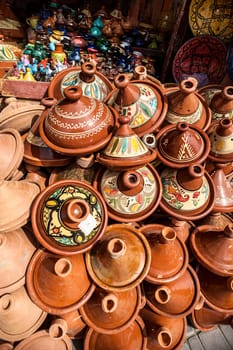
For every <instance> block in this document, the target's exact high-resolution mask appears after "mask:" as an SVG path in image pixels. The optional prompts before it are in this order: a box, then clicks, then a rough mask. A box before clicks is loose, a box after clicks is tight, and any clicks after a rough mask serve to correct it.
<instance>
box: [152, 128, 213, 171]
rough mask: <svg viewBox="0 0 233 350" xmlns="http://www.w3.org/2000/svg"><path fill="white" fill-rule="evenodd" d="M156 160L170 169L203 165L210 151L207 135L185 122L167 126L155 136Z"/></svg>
mask: <svg viewBox="0 0 233 350" xmlns="http://www.w3.org/2000/svg"><path fill="white" fill-rule="evenodd" d="M156 137H157V150H158V158H159V159H160V160H161V162H162V163H164V164H165V165H167V166H169V167H172V168H183V167H185V166H187V165H190V164H192V163H195V162H197V163H203V162H204V161H205V160H206V158H207V156H208V154H209V151H210V141H209V138H208V136H207V134H206V133H205V132H204V131H202V130H201V129H199V128H198V127H195V126H193V125H189V124H187V123H186V122H179V123H177V124H176V125H167V126H165V127H163V128H162V129H161V130H160V131H159V132H158V134H157V136H156Z"/></svg>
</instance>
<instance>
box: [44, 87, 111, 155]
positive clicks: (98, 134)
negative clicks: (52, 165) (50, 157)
mask: <svg viewBox="0 0 233 350" xmlns="http://www.w3.org/2000/svg"><path fill="white" fill-rule="evenodd" d="M64 95H65V98H64V99H62V100H60V101H58V103H57V104H55V105H54V106H53V107H52V108H51V109H50V110H49V113H48V115H46V116H44V118H43V119H42V120H41V123H40V127H39V133H40V136H41V138H42V140H43V141H44V143H45V144H46V145H47V146H49V147H50V148H51V149H53V150H54V151H55V152H59V153H62V154H66V155H71V156H73V155H75V156H85V155H88V154H91V153H93V152H96V151H98V150H100V149H101V148H103V147H105V146H106V144H107V143H108V142H109V141H110V139H111V137H112V131H113V128H114V126H115V121H116V112H115V111H114V109H113V108H111V107H108V106H107V105H106V104H104V103H103V102H100V101H98V100H96V99H95V98H90V97H86V96H83V94H82V89H81V87H80V86H70V87H67V88H66V89H65V90H64Z"/></svg>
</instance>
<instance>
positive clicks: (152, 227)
mask: <svg viewBox="0 0 233 350" xmlns="http://www.w3.org/2000/svg"><path fill="white" fill-rule="evenodd" d="M139 231H140V232H142V233H143V234H144V235H145V237H146V238H147V240H148V242H149V245H150V248H151V266H150V270H149V272H148V274H147V276H146V277H145V280H146V281H149V282H151V283H155V284H163V283H166V282H170V281H173V280H175V279H176V278H178V277H179V276H181V275H182V274H183V273H184V272H185V270H186V269H187V267H188V262H189V255H188V250H187V248H186V245H185V244H184V243H183V242H182V241H180V239H179V238H178V237H177V235H176V231H175V230H174V229H173V228H171V227H168V226H163V225H159V224H146V225H144V226H142V227H140V228H139Z"/></svg>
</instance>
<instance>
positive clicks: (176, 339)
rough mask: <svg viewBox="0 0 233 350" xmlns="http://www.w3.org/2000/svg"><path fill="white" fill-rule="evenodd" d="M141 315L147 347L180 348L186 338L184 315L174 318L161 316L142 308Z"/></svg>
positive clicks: (158, 349)
mask: <svg viewBox="0 0 233 350" xmlns="http://www.w3.org/2000/svg"><path fill="white" fill-rule="evenodd" d="M140 316H141V317H142V319H143V321H144V323H145V327H146V333H147V349H148V350H162V349H169V350H171V349H174V350H175V349H176V350H178V349H182V347H183V345H184V343H185V340H186V330H187V322H186V319H185V317H180V318H176V319H175V320H174V319H173V318H170V317H166V316H161V315H158V314H156V313H155V312H153V311H151V310H150V309H148V308H144V309H143V310H142V311H141V313H140Z"/></svg>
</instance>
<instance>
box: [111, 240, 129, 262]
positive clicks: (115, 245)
mask: <svg viewBox="0 0 233 350" xmlns="http://www.w3.org/2000/svg"><path fill="white" fill-rule="evenodd" d="M107 250H108V252H109V254H110V256H111V257H112V258H113V259H118V258H120V257H121V256H123V255H124V254H125V252H126V244H125V242H124V241H123V240H122V239H120V238H112V239H111V240H110V241H109V242H108V246H107Z"/></svg>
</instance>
